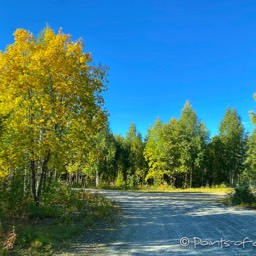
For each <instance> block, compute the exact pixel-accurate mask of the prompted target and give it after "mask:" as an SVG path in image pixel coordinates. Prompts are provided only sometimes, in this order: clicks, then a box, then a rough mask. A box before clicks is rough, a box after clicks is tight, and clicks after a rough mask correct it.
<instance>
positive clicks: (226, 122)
mask: <svg viewBox="0 0 256 256" xmlns="http://www.w3.org/2000/svg"><path fill="white" fill-rule="evenodd" d="M219 139H220V141H221V143H222V144H223V151H222V155H223V157H224V161H223V165H224V167H223V168H222V169H224V170H225V173H226V175H227V179H228V180H227V181H226V182H227V183H228V184H230V185H235V184H236V183H237V182H239V178H240V175H241V173H242V172H243V170H244V161H245V155H246V142H247V136H246V134H245V131H244V127H243V125H242V121H241V118H240V116H239V115H238V114H237V111H236V110H235V109H230V108H227V110H226V112H225V115H224V117H223V119H222V121H221V123H220V126H219Z"/></svg>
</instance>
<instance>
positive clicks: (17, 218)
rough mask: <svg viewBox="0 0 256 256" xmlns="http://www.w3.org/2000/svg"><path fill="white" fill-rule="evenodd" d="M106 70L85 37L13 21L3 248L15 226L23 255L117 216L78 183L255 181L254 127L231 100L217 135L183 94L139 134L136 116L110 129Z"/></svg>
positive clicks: (139, 185)
mask: <svg viewBox="0 0 256 256" xmlns="http://www.w3.org/2000/svg"><path fill="white" fill-rule="evenodd" d="M107 72H108V68H107V67H104V66H102V65H95V64H93V59H92V56H91V54H90V53H89V52H84V42H83V40H82V39H79V40H77V41H72V39H71V35H68V34H64V33H63V32H62V30H61V29H60V30H59V31H58V33H55V32H54V31H53V30H52V29H51V28H49V27H46V28H45V29H44V30H42V32H41V33H40V34H39V36H38V37H35V36H34V35H33V34H32V33H30V32H29V31H27V30H24V29H17V30H16V31H15V33H14V43H13V44H10V45H8V46H7V47H6V49H5V51H2V52H0V242H1V244H2V243H3V244H4V248H2V249H3V250H9V249H12V248H13V246H14V241H15V240H16V234H18V236H17V237H18V240H17V244H18V248H19V250H21V252H20V255H25V254H26V253H28V251H29V250H32V251H33V250H41V248H44V252H45V251H47V250H49V251H48V252H47V253H50V251H51V250H52V247H53V245H54V244H60V241H63V239H64V240H68V238H69V237H71V238H72V237H74V236H76V235H77V234H79V232H80V233H81V232H83V231H84V225H85V226H86V227H90V225H92V223H94V222H95V220H99V219H101V218H103V217H106V216H108V218H109V217H110V216H112V218H114V216H115V215H114V214H113V213H114V209H115V206H114V205H113V204H112V203H111V202H110V201H108V200H106V199H104V198H102V197H99V196H97V195H96V196H94V195H90V194H88V193H84V192H83V193H75V192H74V189H75V188H107V189H143V188H158V187H161V186H166V187H170V188H173V189H175V188H180V189H185V188H196V187H216V186H225V187H236V186H237V185H238V184H247V185H250V186H253V185H254V184H255V182H256V171H255V170H256V157H255V156H256V130H254V131H253V132H252V133H247V132H246V131H245V128H244V127H243V123H242V120H241V117H240V116H239V114H238V113H237V111H236V109H230V108H227V109H226V110H225V109H223V119H222V120H221V122H220V124H219V132H218V135H215V136H213V137H210V134H209V131H208V130H207V124H205V123H204V122H203V121H201V120H200V118H199V117H198V116H197V114H196V112H195V110H194V109H193V108H192V105H191V103H190V102H188V101H187V102H185V104H184V107H183V109H182V110H181V113H180V117H179V118H171V119H170V121H169V122H167V123H163V122H162V121H161V119H160V117H158V118H157V119H156V121H155V123H154V125H153V126H152V127H148V131H147V134H146V136H145V137H144V138H143V137H142V135H141V133H140V132H139V131H138V130H137V128H136V124H135V123H131V124H130V128H129V129H128V131H127V133H126V135H125V136H122V135H117V134H113V132H112V131H111V128H110V127H111V124H109V121H108V116H109V115H111V113H108V111H107V110H106V109H105V105H104V98H103V96H102V93H103V92H104V91H106V90H107V84H108V79H107V78H108V74H107ZM224 111H225V112H224ZM170 117H171V113H170ZM251 122H252V123H253V124H256V116H255V114H254V113H252V114H251ZM85 209H86V210H85ZM44 220H46V222H44ZM49 220H51V221H49ZM24 223H25V226H24ZM78 223H79V225H77V224H78ZM35 227H37V228H35ZM15 228H17V231H16V230H15ZM43 228H44V229H45V230H44V231H42V229H43ZM45 233H47V234H48V235H47V236H45ZM47 239H48V240H47ZM24 248H25V249H24ZM31 248H32V249H31ZM2 249H1V247H0V252H4V251H2ZM24 250H28V251H24ZM26 255H27V254H26ZM35 255H41V254H35ZM46 255H49V254H46Z"/></svg>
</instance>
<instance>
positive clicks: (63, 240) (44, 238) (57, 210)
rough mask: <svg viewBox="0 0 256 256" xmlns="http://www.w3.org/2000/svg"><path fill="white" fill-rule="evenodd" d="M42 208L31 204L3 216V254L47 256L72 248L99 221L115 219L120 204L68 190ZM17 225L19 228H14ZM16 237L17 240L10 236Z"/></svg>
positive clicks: (0, 223)
mask: <svg viewBox="0 0 256 256" xmlns="http://www.w3.org/2000/svg"><path fill="white" fill-rule="evenodd" d="M54 199H55V200H53V198H52V199H51V202H52V203H51V204H49V203H44V204H42V205H41V206H40V207H36V206H34V205H33V204H29V203H28V204H27V207H26V209H24V212H22V214H20V216H17V214H15V215H13V216H8V218H7V216H1V218H0V220H1V221H0V244H1V245H3V244H5V247H6V243H7V242H8V239H9V242H11V243H13V244H12V246H11V247H13V248H11V247H10V248H9V249H4V248H3V247H4V246H1V245H0V255H1V256H2V255H10V256H18V255H22V256H23V255H28V256H30V255H33V256H46V255H51V254H52V253H53V252H56V251H60V250H61V249H62V248H68V247H69V246H70V245H71V244H72V243H74V241H75V240H76V238H78V237H79V236H80V235H82V234H83V233H84V232H85V231H86V230H88V229H90V228H93V226H94V225H95V224H97V223H98V222H102V221H103V222H108V223H109V222H111V223H113V222H114V221H115V216H116V215H117V214H118V212H119V209H118V207H117V206H116V205H115V204H113V203H112V202H111V201H110V200H108V199H106V198H104V197H102V196H100V195H97V194H90V193H88V192H75V193H74V192H71V191H70V192H66V191H65V193H64V194H62V193H60V195H58V196H55V198H54ZM13 227H15V230H13ZM12 237H15V239H14V241H11V239H10V238H12Z"/></svg>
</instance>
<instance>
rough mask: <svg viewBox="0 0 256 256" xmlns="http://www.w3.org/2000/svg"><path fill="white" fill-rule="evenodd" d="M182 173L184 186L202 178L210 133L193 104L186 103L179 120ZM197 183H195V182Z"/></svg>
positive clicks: (180, 166)
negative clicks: (198, 116)
mask: <svg viewBox="0 0 256 256" xmlns="http://www.w3.org/2000/svg"><path fill="white" fill-rule="evenodd" d="M178 136H179V143H178V144H179V152H180V159H179V162H180V165H179V168H180V172H182V173H184V176H185V182H184V186H185V187H187V186H190V187H192V185H193V176H194V177H199V176H201V172H202V169H203V168H204V166H203V163H204V157H205V150H206V143H207V141H208V137H209V133H208V131H207V129H206V127H205V125H204V123H202V122H200V121H199V120H198V118H197V115H196V113H195V111H194V110H193V108H192V106H191V104H190V103H189V102H186V103H185V105H184V108H183V110H182V112H181V116H180V119H179V135H178ZM194 183H195V182H194Z"/></svg>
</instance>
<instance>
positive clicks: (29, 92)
mask: <svg viewBox="0 0 256 256" xmlns="http://www.w3.org/2000/svg"><path fill="white" fill-rule="evenodd" d="M91 61H92V59H91V57H90V54H89V53H86V52H83V42H82V41H81V40H78V41H76V42H73V41H72V40H71V36H70V35H66V34H64V33H62V32H59V33H58V34H56V33H55V32H54V31H53V30H51V29H50V28H46V29H45V30H44V31H43V33H42V34H41V35H40V36H39V38H35V37H34V36H33V35H32V34H31V33H30V32H29V31H26V30H24V29H17V30H16V32H15V33H14V43H13V44H11V45H9V46H8V47H7V48H6V50H5V51H4V52H1V53H0V118H3V125H4V128H5V129H4V133H3V137H4V140H2V141H0V143H1V144H4V146H3V147H2V148H3V149H4V154H1V155H0V176H1V175H4V174H5V173H6V171H4V170H7V169H8V166H9V164H10V163H13V164H17V163H18V162H22V161H25V160H24V159H27V160H26V161H29V160H30V159H33V160H38V161H41V160H42V159H44V158H45V156H47V154H48V153H49V152H51V155H52V158H53V157H56V159H57V160H56V159H51V161H50V162H51V163H52V164H53V165H55V167H56V165H62V166H64V164H68V163H72V161H74V158H75V157H76V155H79V154H78V153H77V151H79V150H80V149H85V148H87V150H88V149H89V148H90V141H91V139H92V138H93V136H94V134H95V133H97V131H98V130H100V129H101V128H102V127H103V126H104V125H105V122H106V118H107V117H106V113H105V112H104V111H103V110H102V106H103V103H104V101H103V99H102V98H101V96H100V93H101V92H102V90H104V89H105V88H106V86H105V81H104V77H105V70H104V69H103V68H101V67H93V66H90V63H91ZM0 146H1V145H0ZM7 163H8V164H7ZM56 168H57V167H56Z"/></svg>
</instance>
